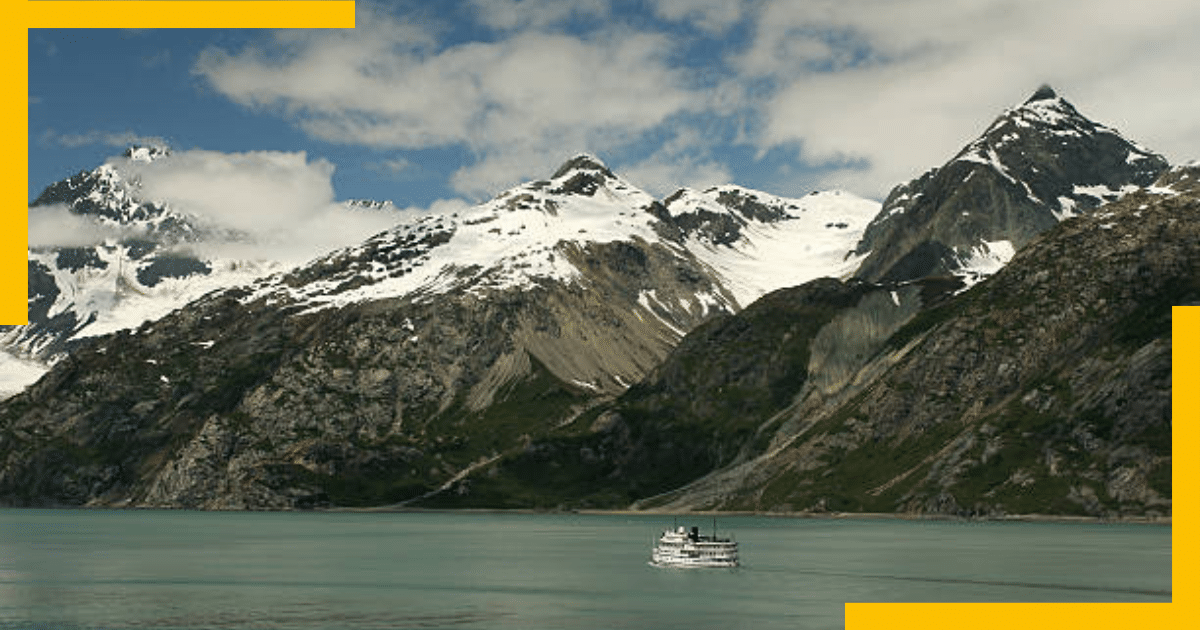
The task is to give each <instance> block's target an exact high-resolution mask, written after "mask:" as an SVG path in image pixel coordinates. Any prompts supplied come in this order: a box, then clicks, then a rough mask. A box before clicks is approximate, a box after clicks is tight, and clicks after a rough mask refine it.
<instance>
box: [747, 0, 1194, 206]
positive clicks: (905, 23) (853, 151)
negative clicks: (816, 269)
mask: <svg viewBox="0 0 1200 630" xmlns="http://www.w3.org/2000/svg"><path fill="white" fill-rule="evenodd" d="M756 24H757V29H756V34H755V39H754V41H753V42H752V44H751V45H750V46H749V47H748V48H747V49H746V50H744V51H740V52H739V53H737V54H736V55H733V56H731V60H732V63H733V65H735V66H736V67H737V68H739V70H740V71H741V72H742V73H743V74H742V76H743V79H744V80H749V79H751V78H755V79H761V78H763V77H767V78H770V79H772V80H774V81H775V82H776V83H775V84H776V86H777V88H776V89H773V90H770V91H769V92H768V93H767V94H766V95H765V96H764V97H763V98H761V99H760V100H759V101H758V103H757V105H756V107H757V110H758V111H759V112H760V113H761V115H762V117H763V120H762V123H763V124H762V126H761V128H760V131H759V133H758V134H757V135H756V136H755V137H754V138H752V139H753V141H754V142H755V144H757V145H758V147H759V149H760V150H766V149H769V148H771V147H776V146H787V145H795V146H796V147H798V148H799V150H800V157H801V159H802V160H803V161H804V162H806V163H807V164H809V165H823V164H824V165H828V164H836V163H839V162H853V163H856V164H857V165H858V166H859V167H861V164H862V163H864V162H865V163H866V164H867V165H868V167H867V168H865V169H863V168H851V169H842V170H837V169H835V170H834V171H832V173H831V174H830V176H829V177H827V178H826V179H825V181H824V182H823V183H824V184H825V185H840V186H845V187H849V188H851V189H853V190H855V191H856V192H859V193H860V194H867V195H876V196H878V195H882V194H883V193H884V192H886V190H887V189H888V188H890V187H891V186H892V185H894V184H896V183H899V182H901V181H904V180H906V179H908V178H910V177H912V176H914V175H916V174H918V173H919V172H921V171H923V170H925V169H926V168H928V167H931V166H936V165H939V164H941V163H942V162H944V161H945V160H946V159H947V158H949V157H950V156H951V155H952V154H953V153H954V152H955V151H956V150H957V149H958V148H959V147H961V146H962V145H963V144H965V143H966V142H967V141H969V140H970V139H971V138H973V137H974V136H975V135H976V134H977V133H979V132H980V131H982V130H983V129H984V128H985V127H986V126H987V124H988V123H990V122H991V119H992V117H994V116H995V115H997V114H999V113H1000V111H1001V110H1002V109H1003V108H1004V107H1006V106H1011V105H1015V104H1017V103H1020V102H1021V100H1022V99H1023V98H1024V97H1026V96H1028V94H1030V93H1032V91H1033V90H1034V89H1035V88H1036V87H1037V86H1038V85H1039V84H1041V83H1043V82H1049V83H1051V84H1052V85H1054V86H1055V87H1056V88H1058V89H1059V91H1060V93H1061V94H1063V95H1064V96H1065V97H1067V98H1068V99H1069V100H1071V101H1073V102H1074V103H1075V104H1076V105H1077V106H1078V107H1079V108H1080V110H1081V111H1083V112H1084V114H1085V115H1090V116H1092V117H1093V118H1096V119H1098V120H1100V121H1101V122H1105V123H1108V124H1110V125H1112V126H1115V127H1117V128H1118V129H1120V130H1121V131H1122V132H1124V133H1126V134H1127V135H1128V136H1130V137H1132V138H1134V139H1137V140H1140V141H1143V142H1144V143H1145V144H1147V145H1149V146H1151V147H1152V148H1156V149H1158V150H1162V151H1165V152H1166V153H1167V154H1168V157H1171V158H1174V159H1176V160H1178V159H1185V158H1187V157H1189V156H1187V155H1183V154H1181V153H1182V152H1186V151H1188V150H1190V151H1193V152H1195V151H1196V150H1197V149H1198V148H1200V120H1198V117H1197V116H1195V112H1197V111H1200V107H1197V106H1198V105H1200V88H1195V87H1191V85H1192V83H1194V82H1190V81H1187V80H1186V79H1184V77H1187V76H1190V74H1191V73H1192V72H1193V68H1194V65H1195V61H1194V60H1195V59H1200V38H1196V37H1195V36H1194V33H1195V32H1196V28H1197V27H1200V5H1197V4H1196V3H1177V2H1168V1H1165V0H1158V1H1153V2H1143V3H1138V4H1129V3H1124V2H1116V1H1115V0H1102V1H1099V2H1086V3H1084V2H1053V3H1047V2H1040V1H1034V0H1007V1H994V2H965V1H962V2H944V1H941V0H938V1H934V0H917V1H909V2H894V1H886V0H836V1H833V0H776V1H774V2H771V3H770V4H769V5H767V6H766V7H765V8H764V10H763V11H762V13H761V14H759V15H758V16H757V22H756ZM831 70H832V71H831Z"/></svg>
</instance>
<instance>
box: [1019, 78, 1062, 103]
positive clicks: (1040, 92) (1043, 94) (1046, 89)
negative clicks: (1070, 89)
mask: <svg viewBox="0 0 1200 630" xmlns="http://www.w3.org/2000/svg"><path fill="white" fill-rule="evenodd" d="M1056 98H1058V92H1055V91H1054V88H1052V87H1050V85H1049V84H1048V83H1043V84H1042V85H1041V86H1040V87H1038V89H1037V91H1035V92H1034V93H1033V95H1032V96H1030V97H1029V98H1027V99H1025V104H1026V105H1028V104H1030V103H1036V102H1037V101H1051V100H1054V99H1056Z"/></svg>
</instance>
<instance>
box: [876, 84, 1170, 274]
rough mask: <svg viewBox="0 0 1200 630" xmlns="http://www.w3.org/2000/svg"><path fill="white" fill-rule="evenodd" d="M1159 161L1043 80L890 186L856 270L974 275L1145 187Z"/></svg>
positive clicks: (1157, 172) (1154, 175) (1160, 165)
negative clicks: (937, 162)
mask: <svg viewBox="0 0 1200 630" xmlns="http://www.w3.org/2000/svg"><path fill="white" fill-rule="evenodd" d="M1166 169H1167V162H1166V160H1165V159H1163V158H1162V157H1161V156H1159V155H1157V154H1155V153H1153V152H1151V151H1149V150H1148V149H1145V148H1144V147H1141V146H1140V145H1138V144H1137V143H1134V142H1131V141H1129V140H1126V139H1125V138H1123V137H1122V136H1121V135H1120V134H1119V133H1117V132H1116V131H1115V130H1113V129H1110V128H1108V127H1105V126H1104V125H1101V124H1099V123H1096V122H1093V121H1091V120H1088V119H1087V118H1086V117H1084V116H1083V115H1081V114H1080V113H1079V112H1078V111H1076V109H1075V108H1074V107H1073V106H1072V105H1071V104H1070V103H1068V102H1067V101H1066V100H1065V99H1063V98H1062V97H1060V96H1058V95H1057V94H1056V93H1055V92H1054V91H1053V90H1052V89H1050V88H1049V87H1048V86H1043V87H1042V88H1041V89H1039V90H1038V91H1037V92H1035V93H1034V94H1033V96H1031V97H1030V98H1029V99H1028V100H1027V101H1025V103H1023V104H1022V105H1021V106H1019V107H1016V108H1013V109H1010V110H1008V111H1006V112H1004V113H1003V114H1002V115H1001V116H1000V117H999V118H997V119H996V121H995V122H993V123H992V125H991V126H990V127H988V129H987V130H986V131H985V132H984V133H983V135H982V136H980V137H979V138H978V139H977V140H975V141H974V142H972V143H970V144H969V145H967V146H966V147H965V148H964V149H963V150H962V151H960V152H959V153H958V155H956V156H955V157H954V158H953V159H951V160H950V161H949V162H947V163H946V164H945V165H943V166H942V167H940V168H935V169H932V170H930V171H928V172H927V173H925V174H924V175H922V176H920V177H919V178H917V179H915V180H913V181H911V182H908V183H906V184H902V185H900V186H897V187H896V188H895V189H893V190H892V192H891V193H889V194H888V196H887V199H886V200H884V203H883V209H882V210H881V211H880V213H879V216H878V217H877V218H876V219H875V220H874V221H873V222H872V223H871V225H870V226H868V227H867V229H866V232H865V233H864V234H863V238H862V240H861V241H860V242H859V244H858V246H857V248H856V253H857V254H859V255H863V256H866V258H865V259H864V260H863V261H862V264H861V266H860V267H859V269H858V271H857V272H856V275H858V276H859V277H861V278H864V279H867V280H872V281H904V280H911V279H915V278H922V277H925V276H931V275H941V274H949V273H958V274H960V275H963V276H965V277H967V278H968V279H970V280H975V279H978V277H980V276H982V275H988V274H990V273H992V272H994V271H995V270H996V269H998V268H999V266H1000V265H1002V264H1003V263H1004V262H1007V259H1008V258H1009V257H1011V255H1012V252H1014V251H1016V250H1017V249H1020V248H1021V247H1023V246H1024V245H1025V244H1026V243H1028V242H1029V241H1030V240H1032V239H1033V238H1034V237H1035V236H1037V235H1038V234H1040V233H1041V232H1043V231H1045V230H1047V229H1049V228H1050V227H1053V226H1054V225H1055V224H1056V223H1058V222H1059V221H1060V220H1062V219H1064V218H1067V217H1071V216H1075V215H1077V214H1081V213H1085V212H1089V211H1091V210H1093V209H1094V208H1096V207H1098V206H1099V205H1101V204H1103V203H1105V202H1106V201H1110V200H1113V199H1116V198H1118V197H1120V195H1122V194H1124V193H1125V192H1128V191H1129V190H1133V189H1136V188H1138V187H1142V186H1147V185H1149V184H1151V183H1152V182H1154V180H1155V179H1156V178H1157V177H1158V176H1159V175H1160V174H1161V173H1163V172H1164V171H1165V170H1166Z"/></svg>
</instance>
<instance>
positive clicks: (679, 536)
mask: <svg viewBox="0 0 1200 630" xmlns="http://www.w3.org/2000/svg"><path fill="white" fill-rule="evenodd" d="M650 564H652V565H654V566H658V567H688V568H729V567H736V566H738V544H737V541H735V540H732V539H730V538H717V535H716V529H715V528H714V530H713V535H712V536H703V535H701V534H700V528H699V527H693V528H692V529H691V531H688V530H687V529H686V528H684V527H679V528H678V529H675V530H669V529H668V530H666V531H664V532H663V533H662V536H659V538H658V544H656V545H655V546H654V549H653V550H652V551H651V553H650Z"/></svg>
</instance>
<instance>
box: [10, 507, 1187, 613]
mask: <svg viewBox="0 0 1200 630" xmlns="http://www.w3.org/2000/svg"><path fill="white" fill-rule="evenodd" d="M693 522H694V523H695V524H697V525H701V526H702V528H703V529H704V530H709V529H711V527H712V520H711V519H705V518H700V519H695V520H694V521H687V523H686V524H689V525H691V524H693ZM680 524H681V525H682V524H685V521H683V520H681V521H680ZM671 525H672V519H671V518H670V517H666V518H664V517H660V516H618V515H533V514H480V513H467V514H454V513H451V514H446V513H416V514H411V513H406V514H363V513H213V512H172V511H86V510H0V628H22V629H35V628H37V629H40V628H46V629H50V628H53V629H55V630H79V629H105V630H115V629H118V628H154V629H174V628H180V629H182V628H187V629H195V628H271V629H276V628H287V629H291V628H297V629H301V628H302V629H306V630H308V629H326V628H328V629H338V630H358V629H365V628H499V629H504V628H513V629H517V628H520V629H541V628H545V629H554V630H572V629H578V628H589V629H590V628H647V629H650V628H654V629H658V628H688V629H696V628H840V627H841V626H842V617H843V608H842V606H843V603H844V602H847V601H954V602H961V601H1122V602H1125V601H1159V602H1163V601H1170V598H1171V594H1170V592H1171V528H1170V527H1167V526H1153V525H1118V524H1060V523H975V522H949V521H899V520H865V519H862V520H860V519H852V520H850V519H848V520H818V519H785V518H766V517H722V518H721V519H719V520H718V522H717V527H718V528H720V530H721V532H723V533H731V534H733V535H734V536H735V537H736V539H737V540H738V542H739V543H741V555H742V562H743V566H742V567H741V568H739V569H733V570H726V569H712V570H697V569H693V570H680V569H674V570H672V569H657V568H654V567H651V566H649V565H648V564H647V560H648V558H649V552H650V545H651V541H652V538H653V537H654V536H655V535H656V533H657V530H658V529H660V528H662V527H664V526H671Z"/></svg>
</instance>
